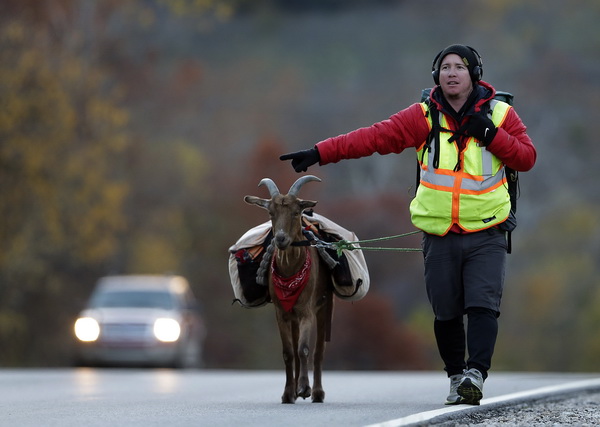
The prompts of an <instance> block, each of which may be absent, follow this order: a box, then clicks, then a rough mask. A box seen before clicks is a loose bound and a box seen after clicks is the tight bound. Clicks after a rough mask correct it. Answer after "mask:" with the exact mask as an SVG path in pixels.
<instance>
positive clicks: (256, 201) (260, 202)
mask: <svg viewBox="0 0 600 427" xmlns="http://www.w3.org/2000/svg"><path fill="white" fill-rule="evenodd" d="M244 202H246V203H248V204H249V205H256V206H260V207H261V208H265V209H268V208H269V203H270V202H271V201H270V200H267V199H261V198H260V197H255V196H246V197H244Z"/></svg>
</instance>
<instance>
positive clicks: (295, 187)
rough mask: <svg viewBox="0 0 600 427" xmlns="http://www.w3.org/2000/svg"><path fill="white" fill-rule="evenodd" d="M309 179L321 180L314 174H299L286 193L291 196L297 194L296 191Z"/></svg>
mask: <svg viewBox="0 0 600 427" xmlns="http://www.w3.org/2000/svg"><path fill="white" fill-rule="evenodd" d="M309 181H319V182H321V178H317V177H316V176H314V175H306V176H301V177H300V178H298V179H297V180H296V182H294V183H293V184H292V186H291V187H290V191H288V194H291V195H292V196H297V195H298V191H300V188H301V187H302V186H303V185H304V184H306V183H307V182H309Z"/></svg>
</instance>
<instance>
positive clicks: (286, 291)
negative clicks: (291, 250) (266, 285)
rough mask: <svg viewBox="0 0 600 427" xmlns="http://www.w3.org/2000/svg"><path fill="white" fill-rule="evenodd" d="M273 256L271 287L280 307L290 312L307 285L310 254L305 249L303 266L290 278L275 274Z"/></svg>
mask: <svg viewBox="0 0 600 427" xmlns="http://www.w3.org/2000/svg"><path fill="white" fill-rule="evenodd" d="M275 258H276V257H275V256H273V260H272V261H271V277H272V278H273V285H274V286H273V287H274V289H275V295H277V299H278V300H279V302H280V303H281V306H282V307H283V309H284V310H285V311H288V312H289V311H292V309H293V308H294V305H296V301H297V300H298V297H299V296H300V294H301V293H302V290H303V289H304V287H305V286H306V284H307V283H308V278H309V277H310V266H311V264H312V262H311V258H310V252H309V251H308V248H306V260H305V261H304V265H303V266H302V268H301V269H300V271H298V272H297V273H296V274H294V275H293V276H290V277H282V276H280V275H279V274H277V271H276V268H275V267H276V265H275Z"/></svg>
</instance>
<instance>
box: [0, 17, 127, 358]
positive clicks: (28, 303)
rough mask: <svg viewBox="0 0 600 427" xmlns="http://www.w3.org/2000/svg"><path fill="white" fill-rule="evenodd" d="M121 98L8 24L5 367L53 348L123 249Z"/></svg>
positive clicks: (4, 60)
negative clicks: (86, 290) (91, 281)
mask: <svg viewBox="0 0 600 427" xmlns="http://www.w3.org/2000/svg"><path fill="white" fill-rule="evenodd" d="M118 99H119V91H118V89H117V88H116V87H115V86H114V85H113V84H111V81H110V80H109V79H108V78H107V77H106V75H105V74H104V73H103V72H102V71H101V70H100V69H98V68H94V67H92V66H91V64H89V63H87V62H85V61H82V60H81V59H79V58H78V57H77V56H76V55H75V52H72V51H71V52H70V51H67V50H63V49H60V47H57V46H55V45H52V44H51V43H49V42H48V41H47V39H46V38H45V37H44V35H43V34H40V33H38V32H36V31H32V30H31V28H30V27H29V26H28V24H27V22H24V21H19V20H13V21H11V22H9V23H7V24H6V25H3V26H2V27H1V31H0V100H2V108H0V183H1V185H2V189H3V191H2V197H1V198H0V217H1V218H2V222H1V225H0V315H1V316H2V319H3V322H2V325H3V326H2V329H1V330H0V343H1V344H0V363H3V364H21V363H27V360H24V357H25V356H24V355H27V354H30V355H31V359H32V360H33V359H36V357H35V355H36V353H38V352H39V351H40V350H42V349H45V348H48V346H56V341H54V340H56V339H59V338H58V337H57V336H56V335H55V334H54V333H52V328H54V330H56V329H58V330H59V331H60V332H62V328H57V322H60V321H61V320H64V317H65V316H66V315H67V313H68V311H66V310H64V308H65V307H68V306H69V305H70V304H72V301H65V298H69V296H71V297H76V296H77V295H81V294H80V293H79V290H78V289H77V288H73V287H72V286H73V285H74V284H75V283H76V281H77V279H80V278H82V277H86V276H87V275H88V274H89V273H90V270H91V271H93V270H96V271H97V270H98V269H99V268H101V266H103V265H105V263H107V262H108V261H110V259H111V257H112V256H113V255H114V253H115V251H116V250H117V243H118V233H119V232H120V231H122V230H123V229H124V227H125V218H124V216H123V211H122V204H123V200H124V197H125V196H126V191H127V186H126V184H124V183H123V182H122V181H121V180H120V178H119V174H120V173H122V169H121V168H119V164H120V161H119V159H118V158H117V157H115V155H117V154H118V153H120V152H122V151H123V150H124V149H125V148H126V144H127V135H126V133H125V132H124V127H125V126H126V123H127V120H128V115H127V113H126V112H125V111H124V110H123V109H122V108H120V107H119V106H118ZM38 330H39V331H43V332H44V333H45V334H46V335H43V334H42V335H38V334H37V333H38ZM31 337H35V338H36V339H32V338H31ZM43 337H47V338H43ZM64 339H65V338H63V340H64ZM59 341H60V339H59ZM8 342H10V343H11V344H10V345H7V343H8Z"/></svg>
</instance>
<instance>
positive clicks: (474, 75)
mask: <svg viewBox="0 0 600 427" xmlns="http://www.w3.org/2000/svg"><path fill="white" fill-rule="evenodd" d="M464 46H465V47H466V48H467V49H469V50H471V52H473V53H474V54H475V59H476V60H477V65H475V66H474V67H473V69H472V70H471V72H470V74H471V80H472V81H474V82H478V81H479V80H481V78H482V77H483V61H482V60H481V56H480V55H479V53H478V52H477V51H476V50H475V49H473V48H472V47H471V46H467V45H464ZM445 50H446V49H442V50H441V51H440V53H438V54H437V55H436V56H435V58H433V63H432V64H431V76H432V77H433V81H434V83H435V84H436V85H439V84H440V69H439V68H438V67H437V62H438V59H440V56H441V55H442V53H444V51H445ZM450 53H452V52H450Z"/></svg>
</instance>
